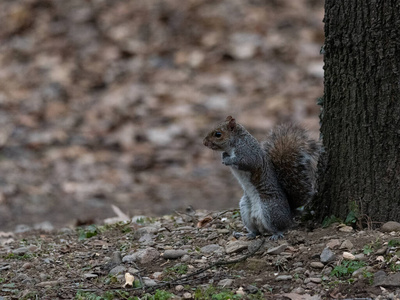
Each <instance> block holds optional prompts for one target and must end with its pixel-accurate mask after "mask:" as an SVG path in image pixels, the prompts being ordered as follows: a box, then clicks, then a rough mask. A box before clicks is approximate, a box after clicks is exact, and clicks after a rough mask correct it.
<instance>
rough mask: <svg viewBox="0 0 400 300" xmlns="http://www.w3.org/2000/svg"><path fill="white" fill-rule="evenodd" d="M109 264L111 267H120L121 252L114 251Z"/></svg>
mask: <svg viewBox="0 0 400 300" xmlns="http://www.w3.org/2000/svg"><path fill="white" fill-rule="evenodd" d="M111 263H112V264H113V265H115V266H116V265H120V264H121V263H122V257H121V252H120V251H114V252H113V254H112V256H111Z"/></svg>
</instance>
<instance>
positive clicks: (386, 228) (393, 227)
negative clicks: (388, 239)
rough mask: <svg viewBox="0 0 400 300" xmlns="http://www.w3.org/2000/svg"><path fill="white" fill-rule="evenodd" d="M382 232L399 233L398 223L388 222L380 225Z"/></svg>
mask: <svg viewBox="0 0 400 300" xmlns="http://www.w3.org/2000/svg"><path fill="white" fill-rule="evenodd" d="M380 230H381V231H382V232H392V231H400V223H398V222H394V221H389V222H386V223H385V224H383V225H382V227H381V228H380Z"/></svg>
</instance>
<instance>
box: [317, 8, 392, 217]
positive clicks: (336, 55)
mask: <svg viewBox="0 0 400 300" xmlns="http://www.w3.org/2000/svg"><path fill="white" fill-rule="evenodd" d="M324 22H325V45H324V49H323V50H322V51H323V53H324V62H325V67H324V69H325V79H324V85H325V90H324V98H323V100H322V102H323V104H322V106H323V110H322V113H321V136H322V140H323V144H324V147H325V150H326V152H325V153H324V155H323V157H322V160H321V163H320V165H319V179H318V194H317V196H316V198H315V201H314V204H315V205H316V206H317V208H316V211H317V215H318V217H319V219H320V220H322V219H324V218H325V217H326V216H331V215H334V216H336V217H339V218H342V219H345V218H346V216H347V215H348V213H349V212H351V211H352V212H354V213H356V214H358V216H359V217H362V216H365V215H366V216H369V217H370V218H371V219H372V221H380V222H384V221H389V220H393V221H400V1H398V0H381V1H379V0H354V1H344V0H342V1H338V0H326V1H325V19H324Z"/></svg>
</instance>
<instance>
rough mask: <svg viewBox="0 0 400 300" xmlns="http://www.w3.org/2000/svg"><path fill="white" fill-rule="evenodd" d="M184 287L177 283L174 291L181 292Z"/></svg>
mask: <svg viewBox="0 0 400 300" xmlns="http://www.w3.org/2000/svg"><path fill="white" fill-rule="evenodd" d="M184 289H185V288H184V287H183V285H177V286H176V287H175V291H177V292H181V291H183V290H184Z"/></svg>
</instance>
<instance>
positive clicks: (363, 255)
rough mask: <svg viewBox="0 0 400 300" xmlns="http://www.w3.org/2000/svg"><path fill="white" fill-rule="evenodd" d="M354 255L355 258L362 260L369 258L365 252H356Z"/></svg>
mask: <svg viewBox="0 0 400 300" xmlns="http://www.w3.org/2000/svg"><path fill="white" fill-rule="evenodd" d="M354 257H355V260H360V261H364V260H366V259H367V257H366V256H365V254H364V253H359V254H356V255H354Z"/></svg>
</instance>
